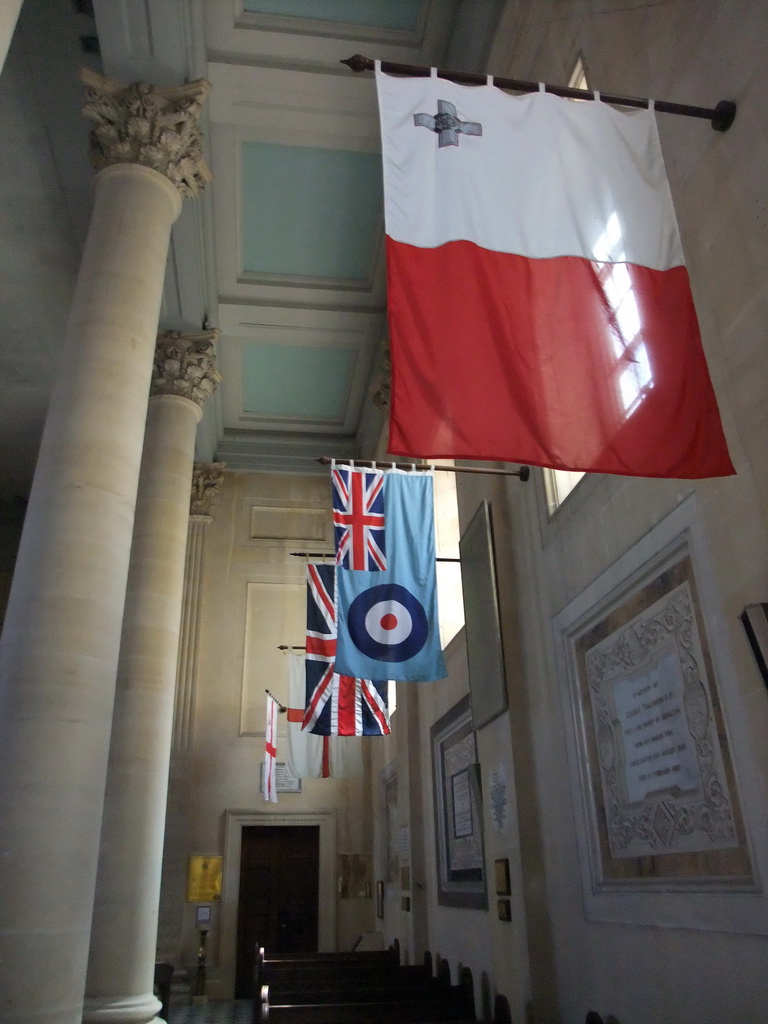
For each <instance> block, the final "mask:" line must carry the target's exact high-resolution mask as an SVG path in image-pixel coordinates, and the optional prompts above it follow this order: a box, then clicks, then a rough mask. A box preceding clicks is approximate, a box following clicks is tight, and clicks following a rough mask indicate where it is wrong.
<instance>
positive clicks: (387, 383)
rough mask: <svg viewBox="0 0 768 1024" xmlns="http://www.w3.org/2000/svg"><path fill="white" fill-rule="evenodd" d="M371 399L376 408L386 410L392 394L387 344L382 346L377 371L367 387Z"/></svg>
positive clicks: (390, 364) (390, 361) (390, 362)
mask: <svg viewBox="0 0 768 1024" xmlns="http://www.w3.org/2000/svg"><path fill="white" fill-rule="evenodd" d="M369 394H370V396H371V401H372V402H373V404H374V405H375V406H376V408H377V409H382V410H383V411H385V412H386V410H387V409H388V408H389V405H390V401H391V396H392V360H391V358H390V354H389V345H388V344H387V345H385V346H384V351H383V353H382V357H381V360H380V366H379V372H378V373H377V374H376V376H375V377H374V378H373V381H372V382H371V386H370V389H369Z"/></svg>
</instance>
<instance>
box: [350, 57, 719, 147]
mask: <svg viewBox="0 0 768 1024" xmlns="http://www.w3.org/2000/svg"><path fill="white" fill-rule="evenodd" d="M339 63H341V64H346V65H347V67H348V68H350V69H351V70H352V71H373V69H374V61H373V60H372V59H371V58H370V57H363V56H362V54H359V53H356V54H355V55H354V57H349V58H348V59H347V60H342V61H340V62H339ZM381 70H382V71H383V72H385V74H388V75H410V76H411V77H413V78H425V77H428V76H429V75H430V74H431V73H432V69H431V68H427V67H423V66H421V65H418V64H397V63H394V62H392V61H389V60H383V61H382V62H381ZM437 77H438V78H447V79H448V81H450V82H458V83H459V84H462V85H485V83H486V82H487V80H488V76H487V75H477V74H473V73H472V72H470V71H445V70H443V69H442V68H438V69H437ZM493 84H494V85H495V86H497V87H498V88H499V89H510V90H512V91H514V92H538V91H539V83H538V82H524V81H522V80H520V79H518V78H497V77H496V76H495V75H494V76H493ZM544 91H545V92H551V93H552V94H553V95H554V96H565V97H566V98H567V99H571V100H593V99H595V94H594V93H593V92H592V90H591V89H572V88H571V87H570V86H566V85H548V84H545V85H544ZM600 99H601V100H602V101H603V103H614V104H616V106H619V107H647V106H649V104H650V100H647V99H641V98H639V97H637V96H614V95H612V94H609V93H605V92H601V93H600ZM654 107H655V109H656V110H661V111H662V112H663V113H665V114H681V115H682V116H683V117H701V118H705V119H706V120H708V121H709V122H710V124H711V125H712V127H713V128H714V130H715V131H716V132H727V131H728V129H729V128H730V127H731V125H732V124H733V122H734V120H735V118H736V104H735V103H734V102H733V101H732V100H720V102H719V103H718V104H717V106H716V107H693V106H690V105H689V104H687V103H670V102H669V101H668V100H655V101H654Z"/></svg>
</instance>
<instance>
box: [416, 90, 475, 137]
mask: <svg viewBox="0 0 768 1024" xmlns="http://www.w3.org/2000/svg"><path fill="white" fill-rule="evenodd" d="M413 123H414V124H415V125H416V127H417V128H429V130H430V131H431V132H436V133H437V136H438V141H437V145H438V147H439V148H440V149H442V148H443V146H458V144H459V133H461V134H462V135H482V134H483V126H482V125H481V124H480V123H479V121H460V120H459V117H458V115H457V113H456V107H455V106H454V105H453V103H449V102H448V100H438V101H437V113H436V114H435V115H434V116H433V115H432V114H414V115H413Z"/></svg>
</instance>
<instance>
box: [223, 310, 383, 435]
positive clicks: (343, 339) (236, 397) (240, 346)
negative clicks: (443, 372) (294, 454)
mask: <svg viewBox="0 0 768 1024" xmlns="http://www.w3.org/2000/svg"><path fill="white" fill-rule="evenodd" d="M219 317H220V319H219V325H220V327H221V330H222V336H221V338H220V339H219V362H220V370H221V373H222V376H223V377H224V380H225V387H224V389H223V390H224V402H223V409H224V424H223V425H224V427H225V428H227V429H228V430H257V431H259V433H260V434H267V433H270V434H274V435H280V434H285V433H290V432H294V433H296V432H301V433H305V434H309V433H311V432H313V431H320V432H322V433H326V434H333V435H335V436H338V437H340V436H343V435H345V434H346V435H350V436H352V435H354V434H355V433H356V432H357V429H358V424H359V422H360V415H361V409H362V406H363V403H364V401H365V400H366V395H367V387H368V381H369V377H370V373H371V366H372V362H373V355H374V352H375V351H376V348H377V345H378V343H379V341H380V339H381V336H382V332H383V330H384V316H383V314H380V313H375V314H370V313H361V312H351V311H349V310H339V309H336V310H327V309H311V308H291V307H286V306H262V305H236V304H232V303H222V304H221V305H220V307H219Z"/></svg>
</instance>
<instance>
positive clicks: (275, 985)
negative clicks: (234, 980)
mask: <svg viewBox="0 0 768 1024" xmlns="http://www.w3.org/2000/svg"><path fill="white" fill-rule="evenodd" d="M261 978H262V984H263V985H270V986H271V988H272V991H273V992H274V991H276V990H277V989H279V990H280V991H282V990H283V989H284V988H290V989H295V988H302V989H307V990H309V989H312V988H313V987H318V988H328V987H331V986H348V985H349V986H352V987H353V988H354V987H355V986H359V985H365V986H374V987H375V986H376V985H382V986H383V985H386V986H390V987H401V988H413V987H418V986H420V985H429V984H430V983H433V982H434V979H433V978H432V977H431V975H429V974H428V973H427V971H426V970H425V968H424V967H423V966H420V965H419V966H407V967H405V966H404V967H394V968H384V969H382V968H376V969H374V970H366V969H361V968H360V967H359V966H358V965H356V964H348V965H345V966H344V967H339V966H336V965H329V966H327V967H324V968H322V969H321V970H316V969H314V968H313V969H310V970H307V969H306V968H303V967H298V968H291V969H286V970H283V969H279V970H273V969H272V968H271V966H270V965H269V963H267V964H265V965H264V968H263V970H262V972H261Z"/></svg>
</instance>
